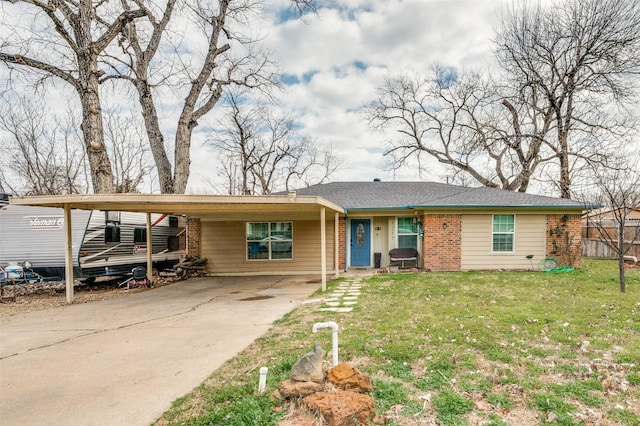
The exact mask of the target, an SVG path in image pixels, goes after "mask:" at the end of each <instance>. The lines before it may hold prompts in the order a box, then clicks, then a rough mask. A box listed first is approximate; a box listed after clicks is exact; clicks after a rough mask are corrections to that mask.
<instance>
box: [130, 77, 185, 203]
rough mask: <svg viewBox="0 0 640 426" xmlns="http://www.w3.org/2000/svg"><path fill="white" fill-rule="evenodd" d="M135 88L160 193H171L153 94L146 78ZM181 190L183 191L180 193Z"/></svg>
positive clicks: (171, 182) (173, 189)
mask: <svg viewBox="0 0 640 426" xmlns="http://www.w3.org/2000/svg"><path fill="white" fill-rule="evenodd" d="M138 71H140V70H138ZM136 89H137V90H138V99H139V101H140V106H141V107H142V115H143V117H144V123H145V128H146V129H147V137H148V138H149V145H150V146H151V153H152V154H153V159H154V160H155V164H156V169H157V171H158V180H159V181H160V182H159V183H160V192H161V193H162V194H173V193H174V192H175V188H174V180H173V176H172V170H171V163H170V162H169V158H168V157H167V151H166V150H165V149H164V136H163V135H162V132H161V131H160V123H159V121H158V112H157V110H156V106H155V104H154V102H153V95H152V94H151V91H150V88H149V85H148V84H147V83H146V79H144V80H137V81H136ZM183 192H184V191H182V192H180V193H183Z"/></svg>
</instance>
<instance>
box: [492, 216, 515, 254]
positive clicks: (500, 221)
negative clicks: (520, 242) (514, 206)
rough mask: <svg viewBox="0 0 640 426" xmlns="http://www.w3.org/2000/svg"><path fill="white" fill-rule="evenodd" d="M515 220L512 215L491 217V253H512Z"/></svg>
mask: <svg viewBox="0 0 640 426" xmlns="http://www.w3.org/2000/svg"><path fill="white" fill-rule="evenodd" d="M515 223H516V218H515V216H514V215H512V214H495V215H493V251H494V252H513V247H514V241H515V240H514V235H515V232H516V227H515Z"/></svg>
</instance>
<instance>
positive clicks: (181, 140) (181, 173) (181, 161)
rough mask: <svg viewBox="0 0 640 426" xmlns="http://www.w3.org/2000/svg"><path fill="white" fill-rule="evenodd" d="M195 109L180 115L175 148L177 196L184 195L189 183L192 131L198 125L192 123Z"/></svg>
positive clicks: (175, 188) (175, 185) (175, 190)
mask: <svg viewBox="0 0 640 426" xmlns="http://www.w3.org/2000/svg"><path fill="white" fill-rule="evenodd" d="M192 117H193V109H192V108H191V109H189V108H185V110H183V111H182V114H180V120H178V128H177V129H176V146H175V162H176V165H175V173H174V187H173V189H174V192H175V193H176V194H184V192H185V191H186V189H187V182H188V181H189V166H190V165H191V158H190V154H189V153H190V150H191V131H192V129H193V128H194V127H195V126H196V125H197V123H194V122H192V121H191V120H192Z"/></svg>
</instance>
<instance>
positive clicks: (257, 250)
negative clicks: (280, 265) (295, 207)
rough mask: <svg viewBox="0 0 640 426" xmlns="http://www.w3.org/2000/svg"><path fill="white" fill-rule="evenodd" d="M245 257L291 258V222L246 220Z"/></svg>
mask: <svg viewBox="0 0 640 426" xmlns="http://www.w3.org/2000/svg"><path fill="white" fill-rule="evenodd" d="M247 259H248V260H278V259H293V223H292V222H248V223H247Z"/></svg>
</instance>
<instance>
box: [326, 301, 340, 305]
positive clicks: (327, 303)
mask: <svg viewBox="0 0 640 426" xmlns="http://www.w3.org/2000/svg"><path fill="white" fill-rule="evenodd" d="M325 305H327V306H340V302H325Z"/></svg>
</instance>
